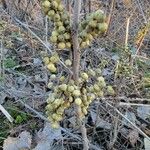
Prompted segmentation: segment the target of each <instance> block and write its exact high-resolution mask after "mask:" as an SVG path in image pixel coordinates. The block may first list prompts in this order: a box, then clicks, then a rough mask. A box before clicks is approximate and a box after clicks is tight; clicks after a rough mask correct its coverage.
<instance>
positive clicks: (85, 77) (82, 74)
mask: <svg viewBox="0 0 150 150" xmlns="http://www.w3.org/2000/svg"><path fill="white" fill-rule="evenodd" d="M81 77H82V78H83V79H84V80H88V78H89V77H88V75H87V73H85V72H83V73H81Z"/></svg>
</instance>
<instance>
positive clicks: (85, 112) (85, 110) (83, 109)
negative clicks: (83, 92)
mask: <svg viewBox="0 0 150 150" xmlns="http://www.w3.org/2000/svg"><path fill="white" fill-rule="evenodd" d="M82 112H83V113H84V115H87V114H88V112H87V109H86V108H85V107H83V108H82Z"/></svg>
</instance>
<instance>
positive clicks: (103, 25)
mask: <svg viewBox="0 0 150 150" xmlns="http://www.w3.org/2000/svg"><path fill="white" fill-rule="evenodd" d="M107 28H108V24H107V23H99V24H98V29H99V31H100V32H102V33H104V32H106V30H107Z"/></svg>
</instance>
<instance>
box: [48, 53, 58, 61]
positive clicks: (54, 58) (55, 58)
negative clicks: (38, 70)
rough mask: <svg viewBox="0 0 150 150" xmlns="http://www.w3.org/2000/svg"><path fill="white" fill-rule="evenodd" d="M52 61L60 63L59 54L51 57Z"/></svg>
mask: <svg viewBox="0 0 150 150" xmlns="http://www.w3.org/2000/svg"><path fill="white" fill-rule="evenodd" d="M50 61H51V62H52V63H57V62H58V61H59V56H58V54H54V55H53V56H51V57H50Z"/></svg>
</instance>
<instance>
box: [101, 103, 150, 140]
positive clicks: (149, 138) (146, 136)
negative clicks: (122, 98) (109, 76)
mask: <svg viewBox="0 0 150 150" xmlns="http://www.w3.org/2000/svg"><path fill="white" fill-rule="evenodd" d="M104 102H105V103H106V104H107V105H109V106H110V107H111V108H113V109H114V110H115V111H116V112H117V113H118V114H119V115H120V116H121V117H123V118H124V119H125V120H127V121H128V122H129V123H130V124H131V125H132V126H133V127H134V128H135V129H137V130H138V131H139V133H141V134H142V135H143V136H144V137H145V138H147V139H148V140H149V141H150V137H149V136H148V135H146V134H145V133H144V132H143V131H142V130H141V129H140V128H138V127H137V126H136V125H135V124H134V123H133V122H131V121H130V120H129V119H128V118H127V117H125V116H124V115H123V114H122V113H121V112H120V111H119V110H118V109H117V108H115V107H114V106H112V105H111V104H110V103H108V102H107V101H104Z"/></svg>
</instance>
